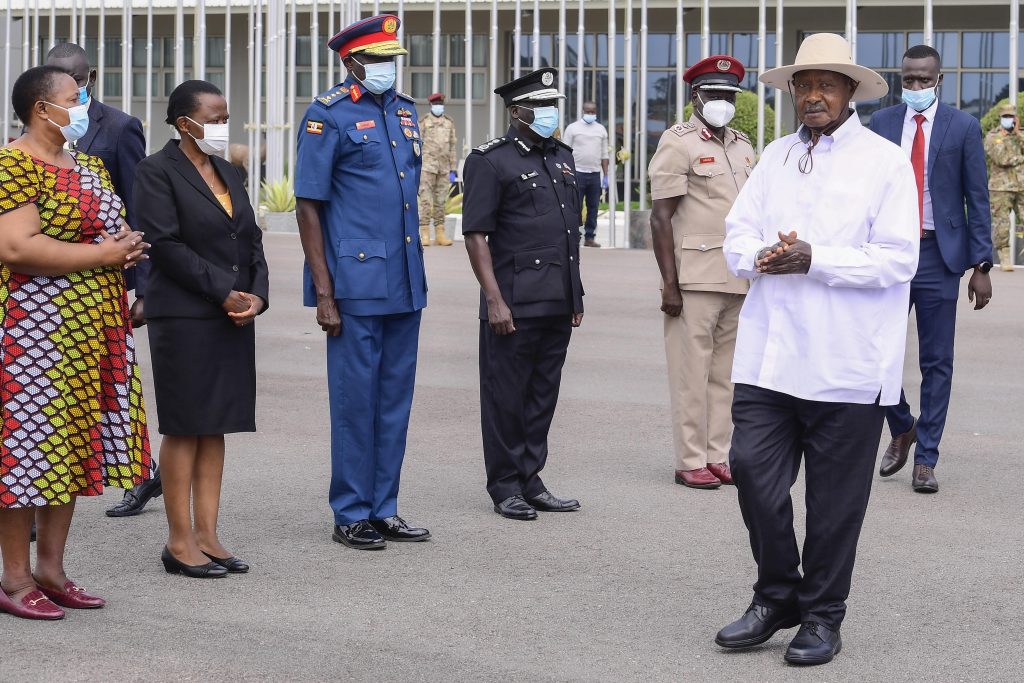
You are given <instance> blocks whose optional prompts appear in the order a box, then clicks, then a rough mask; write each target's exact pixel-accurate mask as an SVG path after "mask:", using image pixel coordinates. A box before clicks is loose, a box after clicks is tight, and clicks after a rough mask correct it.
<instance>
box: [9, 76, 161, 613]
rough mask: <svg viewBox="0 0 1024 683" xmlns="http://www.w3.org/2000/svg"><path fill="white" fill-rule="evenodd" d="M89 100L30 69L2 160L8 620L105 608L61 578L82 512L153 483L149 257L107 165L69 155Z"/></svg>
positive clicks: (65, 79)
mask: <svg viewBox="0 0 1024 683" xmlns="http://www.w3.org/2000/svg"><path fill="white" fill-rule="evenodd" d="M78 97H79V95H78V86H77V85H76V83H75V80H74V79H73V78H72V77H71V76H69V75H68V74H67V73H65V72H64V71H62V70H61V69H58V68H55V67H48V66H41V67H36V68H34V69H29V70H28V71H26V72H25V73H24V74H22V75H21V76H20V77H19V78H18V80H17V82H16V83H15V84H14V90H13V92H12V100H13V106H14V110H15V113H16V114H17V115H18V118H19V119H20V120H21V121H23V122H24V123H25V133H24V135H23V136H22V137H21V138H19V139H18V140H16V141H15V142H12V143H11V144H10V145H9V146H7V147H4V148H3V149H0V409H2V411H3V420H2V424H0V554H2V555H3V575H2V577H0V612H8V613H11V614H14V615H16V616H20V617H23V618H28V619H60V618H61V617H63V616H64V611H63V610H62V609H61V607H68V608H94V607H102V606H103V604H104V601H103V600H102V599H101V598H97V597H95V596H92V595H89V594H88V593H87V592H85V590H84V589H82V588H81V587H80V586H78V585H76V584H75V582H74V581H72V580H71V579H69V578H68V577H67V575H66V574H65V571H64V549H65V545H66V542H67V536H68V530H69V528H70V526H71V519H72V516H73V515H74V511H75V501H76V499H77V498H78V496H96V495H100V494H101V493H102V492H103V487H104V485H107V486H116V487H119V488H131V487H132V486H135V485H136V484H139V483H141V482H142V481H143V480H145V479H147V478H149V477H150V476H151V470H152V461H151V459H150V451H149V437H148V433H147V430H146V416H145V410H144V408H143V405H142V387H141V382H140V378H139V369H138V366H137V365H136V361H135V345H134V342H133V339H132V333H131V322H130V316H129V312H128V298H127V294H126V292H125V286H124V269H125V268H129V267H132V266H134V265H135V264H137V263H138V262H139V261H140V260H141V259H143V258H145V256H144V254H143V250H144V249H145V248H146V247H148V246H149V245H147V244H146V243H145V242H143V241H142V233H140V232H135V231H132V230H131V229H130V228H129V227H128V226H127V225H125V223H124V220H123V218H122V213H123V209H124V207H123V205H122V203H121V200H120V198H119V197H118V196H117V195H115V194H114V192H113V189H112V185H111V182H110V177H109V175H108V174H107V172H106V170H105V169H104V168H103V162H101V161H100V160H99V159H97V158H95V157H90V156H87V155H85V154H79V153H76V152H69V151H66V150H65V149H64V143H65V142H66V141H67V142H73V141H75V140H77V139H78V138H80V137H81V136H82V135H83V134H84V132H85V130H86V129H87V128H88V112H87V111H85V108H84V107H82V108H79V107H78V106H77V105H78ZM83 118H84V121H83ZM37 512H38V514H37ZM33 518H35V519H36V520H37V523H38V546H37V560H36V565H35V568H34V571H33V567H32V566H31V559H30V555H29V534H30V530H31V527H32V521H33Z"/></svg>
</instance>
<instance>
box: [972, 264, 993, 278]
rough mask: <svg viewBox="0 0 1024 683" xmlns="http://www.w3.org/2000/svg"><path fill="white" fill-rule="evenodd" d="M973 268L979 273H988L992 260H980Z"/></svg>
mask: <svg viewBox="0 0 1024 683" xmlns="http://www.w3.org/2000/svg"><path fill="white" fill-rule="evenodd" d="M974 269H975V270H976V271H978V272H979V273H981V274H982V275H985V274H987V273H988V271H990V270H992V262H991V261H982V262H981V263H979V264H978V265H976V266H974Z"/></svg>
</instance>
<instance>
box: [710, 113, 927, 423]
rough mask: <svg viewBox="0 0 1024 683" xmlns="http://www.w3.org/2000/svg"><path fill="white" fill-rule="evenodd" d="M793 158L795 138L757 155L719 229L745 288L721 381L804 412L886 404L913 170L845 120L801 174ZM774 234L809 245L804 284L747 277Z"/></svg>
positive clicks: (855, 122)
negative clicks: (825, 405)
mask: <svg viewBox="0 0 1024 683" xmlns="http://www.w3.org/2000/svg"><path fill="white" fill-rule="evenodd" d="M798 133H799V131H798ZM791 148H792V149H791ZM804 151H805V145H804V144H803V142H802V141H801V139H800V137H799V135H798V134H793V135H787V136H786V137H784V138H782V139H781V140H776V141H775V142H773V143H772V144H770V145H768V147H767V148H765V150H764V153H763V154H762V156H761V159H760V161H759V162H758V163H757V166H755V167H754V171H753V173H751V175H750V178H749V179H748V180H747V183H746V184H745V185H744V186H743V189H742V190H741V191H740V194H739V196H738V197H737V198H736V203H735V204H734V205H733V207H732V210H731V211H730V212H729V215H728V216H727V217H726V219H725V227H726V238H725V244H724V251H725V257H726V261H727V262H728V264H729V270H731V271H732V272H733V273H734V274H735V275H737V276H739V277H746V278H750V279H751V280H753V282H752V283H751V287H750V293H749V294H747V298H746V301H745V302H744V304H743V310H742V312H741V313H740V323H739V333H738V336H737V339H736V354H735V360H734V361H733V372H732V380H733V382H736V383H742V384H751V385H755V386H758V387H762V388H764V389H770V390H772V391H778V392H782V393H785V394H789V395H791V396H795V397H797V398H801V399H806V400H811V401H828V402H841V403H862V404H863V403H874V402H875V399H876V398H880V403H881V404H882V405H894V404H896V403H897V402H899V398H900V388H901V386H902V384H903V353H904V350H905V348H906V336H907V311H908V310H909V304H910V280H911V279H912V278H913V277H914V274H915V273H916V272H917V258H918V249H919V247H920V242H919V240H920V227H919V223H918V213H917V184H916V183H915V181H914V171H913V167H912V166H911V165H910V162H909V161H908V160H907V158H906V156H905V155H904V154H903V153H902V151H900V149H899V147H897V146H896V145H894V144H892V143H891V142H889V141H888V140H885V139H884V138H882V137H881V136H879V135H876V134H875V133H873V132H871V131H870V130H868V129H867V128H864V127H863V126H862V125H861V123H860V120H859V119H858V118H857V116H856V115H852V116H850V118H849V119H848V120H847V121H846V122H845V123H843V125H842V126H840V127H839V128H838V129H837V130H836V131H835V132H834V133H833V134H832V135H831V136H823V137H822V138H821V139H820V140H819V141H818V144H817V146H816V147H815V148H814V151H813V157H812V158H813V160H814V166H813V168H812V169H811V172H810V173H808V174H803V173H801V172H800V171H799V170H798V169H797V165H798V162H799V160H800V157H801V156H802V155H803V154H804ZM787 154H788V156H789V159H788V161H787V160H786V157H787ZM780 230H781V231H783V232H785V233H788V232H790V231H791V230H795V231H796V233H797V237H798V238H799V239H801V240H803V241H805V242H808V243H809V244H810V245H811V251H812V253H811V267H810V271H809V272H808V273H807V274H806V275H762V274H760V273H758V272H757V271H756V269H755V265H754V256H755V255H756V254H757V252H758V251H759V250H760V249H762V248H763V247H766V246H770V245H772V244H775V243H776V242H777V241H778V239H779V238H778V232H779V231H780Z"/></svg>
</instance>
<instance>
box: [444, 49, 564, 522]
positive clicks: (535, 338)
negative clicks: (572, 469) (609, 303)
mask: <svg viewBox="0 0 1024 683" xmlns="http://www.w3.org/2000/svg"><path fill="white" fill-rule="evenodd" d="M557 74H558V72H557V71H556V70H555V69H550V68H548V69H540V70H538V71H534V72H533V73H530V74H527V75H525V76H523V77H521V78H518V79H516V80H514V81H512V82H511V83H506V84H505V85H503V86H501V87H499V88H497V89H496V90H495V91H494V92H495V94H497V95H500V96H501V97H502V98H503V99H504V101H505V106H506V107H508V112H509V116H510V117H511V119H512V124H511V126H510V127H509V129H508V133H507V134H506V135H505V137H501V138H497V139H495V140H491V141H490V142H488V143H486V144H484V145H481V146H480V147H477V148H476V149H475V150H473V152H472V153H471V154H470V155H469V157H468V158H467V159H466V164H465V168H464V170H463V175H464V177H465V195H464V197H463V208H462V221H463V222H462V226H463V228H462V230H463V233H464V234H465V237H466V250H467V251H468V252H469V259H470V262H471V263H472V265H473V272H474V273H476V278H477V280H478V281H479V282H480V287H481V293H480V418H481V427H482V431H483V445H484V464H485V467H486V470H487V492H488V493H489V494H490V496H491V498H492V499H493V501H494V511H495V512H497V513H498V514H500V515H502V516H504V517H508V518H509V519H523V520H526V519H536V518H537V510H540V511H542V512H568V511H571V510H578V509H579V507H580V504H579V502H578V501H576V500H564V499H560V498H557V497H555V496H554V495H552V494H551V493H550V492H549V491H548V490H547V488H546V487H545V486H544V482H542V481H541V478H540V471H541V470H542V469H544V463H545V461H546V460H547V456H548V430H549V428H550V427H551V419H552V417H554V414H555V405H556V404H557V402H558V387H559V383H560V382H561V376H562V366H563V365H564V363H565V355H566V350H567V349H568V347H569V337H570V336H571V333H572V328H573V327H579V325H580V323H581V322H582V321H583V284H582V282H581V281H580V264H579V237H580V233H579V229H580V224H581V223H582V220H581V214H580V196H579V191H578V190H577V188H576V169H575V166H574V164H573V157H572V149H571V148H570V147H569V146H568V145H565V144H563V143H562V142H560V141H559V140H556V139H554V138H552V137H551V136H552V134H553V133H554V132H555V130H557V129H558V127H559V124H560V121H559V115H558V106H557V104H558V100H559V99H562V98H563V97H564V96H563V95H562V94H560V93H559V92H558V90H557V89H556V88H555V87H554V83H555V80H556V77H557Z"/></svg>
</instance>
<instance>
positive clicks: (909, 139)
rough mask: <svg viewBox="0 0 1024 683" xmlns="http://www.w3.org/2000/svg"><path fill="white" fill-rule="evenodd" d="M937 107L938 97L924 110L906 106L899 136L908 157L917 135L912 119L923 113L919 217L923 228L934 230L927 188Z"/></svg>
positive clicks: (915, 122)
mask: <svg viewBox="0 0 1024 683" xmlns="http://www.w3.org/2000/svg"><path fill="white" fill-rule="evenodd" d="M938 108H939V101H938V99H936V100H935V101H934V102H932V106H930V107H928V108H927V109H925V110H924V111H917V110H916V109H912V108H911V107H907V115H906V116H905V117H904V118H903V137H902V138H900V147H902V148H903V151H904V152H906V153H907V158H908V159H909V158H910V153H911V152H912V151H913V149H914V136H915V135H917V121H915V120H914V117H915V116H917V115H918V114H922V115H924V123H922V124H921V131H922V132H923V133H924V211H922V212H921V214H922V216H921V218H922V225H923V226H924V229H925V230H935V219H934V218H933V217H932V192H931V190H929V189H928V151H929V150H930V149H931V145H932V123H933V122H934V121H935V110H936V109H938Z"/></svg>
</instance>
